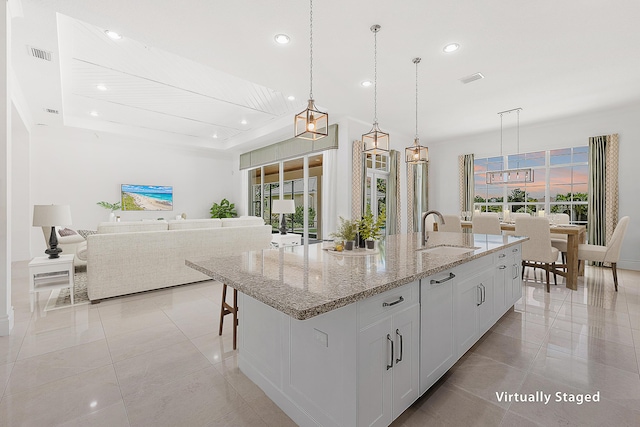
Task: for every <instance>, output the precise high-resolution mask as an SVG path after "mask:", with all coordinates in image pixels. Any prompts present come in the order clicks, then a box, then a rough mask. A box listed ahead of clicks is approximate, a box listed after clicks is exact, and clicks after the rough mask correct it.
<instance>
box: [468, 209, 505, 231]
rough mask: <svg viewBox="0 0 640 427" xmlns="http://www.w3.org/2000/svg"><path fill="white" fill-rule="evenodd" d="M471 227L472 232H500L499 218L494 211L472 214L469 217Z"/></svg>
mask: <svg viewBox="0 0 640 427" xmlns="http://www.w3.org/2000/svg"><path fill="white" fill-rule="evenodd" d="M471 229H472V230H473V233H474V234H497V235H500V234H502V230H501V229H500V218H498V214H497V213H494V212H488V213H483V214H479V215H478V214H477V215H474V216H473V218H472V219H471Z"/></svg>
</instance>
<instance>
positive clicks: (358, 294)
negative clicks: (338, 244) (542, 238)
mask: <svg viewBox="0 0 640 427" xmlns="http://www.w3.org/2000/svg"><path fill="white" fill-rule="evenodd" d="M429 236H430V237H429V241H428V243H427V247H435V246H461V247H468V248H476V249H475V250H473V251H471V252H468V253H465V254H463V255H443V254H437V253H428V252H421V251H416V249H418V248H420V247H421V243H420V234H419V233H413V234H396V235H392V236H388V237H387V238H386V239H385V241H383V242H378V244H377V245H376V246H377V247H376V250H374V251H369V252H370V254H367V255H362V254H358V255H355V254H354V255H349V254H347V253H346V252H345V253H342V254H341V253H336V252H333V251H329V250H327V249H326V248H323V244H321V243H318V244H311V245H306V246H288V247H283V248H279V249H264V250H261V251H251V252H244V253H242V254H238V255H230V256H223V257H216V258H211V257H209V258H204V257H203V258H200V259H189V260H186V262H185V263H186V265H187V266H189V267H191V268H194V269H196V270H198V271H201V272H202V273H204V274H206V275H207V276H209V277H211V278H213V279H215V280H218V281H220V282H223V283H226V284H227V285H229V286H231V287H233V288H235V289H237V290H238V291H240V292H243V293H244V294H246V295H249V296H251V297H253V298H255V299H257V300H258V301H261V302H263V303H265V304H267V305H269V306H271V307H273V308H275V309H276V310H279V311H281V312H283V313H285V314H288V315H289V316H291V317H293V318H295V319H298V320H305V319H309V318H311V317H314V316H317V315H319V314H322V313H326V312H328V311H331V310H335V309H337V308H340V307H343V306H346V305H348V304H351V303H354V302H356V301H359V300H362V299H365V298H368V297H370V296H372V295H376V294H379V293H382V292H385V291H387V290H390V289H393V288H396V287H398V286H402V285H404V284H407V283H411V282H414V281H416V280H418V279H421V278H424V277H427V276H430V275H432V274H435V273H438V272H441V271H443V270H447V269H450V268H452V267H455V266H457V265H460V264H464V263H466V262H469V261H471V260H473V259H476V258H479V257H482V256H484V255H487V254H490V253H493V252H496V251H499V250H501V249H504V248H506V247H509V246H513V245H516V244H518V243H520V242H522V241H524V240H527V238H526V237H524V238H523V237H516V236H494V235H485V234H470V233H443V232H439V233H436V232H432V233H429ZM347 252H348V251H347Z"/></svg>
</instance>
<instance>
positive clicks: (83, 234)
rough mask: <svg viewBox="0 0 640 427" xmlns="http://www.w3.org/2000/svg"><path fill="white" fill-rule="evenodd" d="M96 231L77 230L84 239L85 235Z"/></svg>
mask: <svg viewBox="0 0 640 427" xmlns="http://www.w3.org/2000/svg"><path fill="white" fill-rule="evenodd" d="M97 233H98V232H97V231H96V230H78V234H79V235H81V236H82V237H84V238H85V240H86V239H87V236H89V235H91V234H97Z"/></svg>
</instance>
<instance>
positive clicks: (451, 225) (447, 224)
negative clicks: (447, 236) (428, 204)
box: [438, 215, 462, 233]
mask: <svg viewBox="0 0 640 427" xmlns="http://www.w3.org/2000/svg"><path fill="white" fill-rule="evenodd" d="M442 216H443V217H444V224H438V231H448V232H453V233H462V223H461V222H460V217H459V216H458V215H442Z"/></svg>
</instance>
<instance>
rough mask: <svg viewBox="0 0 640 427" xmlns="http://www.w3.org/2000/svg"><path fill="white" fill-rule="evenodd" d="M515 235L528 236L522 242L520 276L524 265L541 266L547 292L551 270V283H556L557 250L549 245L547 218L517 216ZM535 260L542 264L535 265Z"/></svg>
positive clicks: (549, 236) (549, 234)
mask: <svg viewBox="0 0 640 427" xmlns="http://www.w3.org/2000/svg"><path fill="white" fill-rule="evenodd" d="M516 235H518V236H526V237H528V238H529V240H527V241H526V242H523V243H522V277H523V278H524V267H534V268H535V267H542V268H544V270H545V271H546V273H547V292H549V291H550V289H549V273H550V272H551V271H553V283H554V284H556V283H557V281H556V261H557V260H558V250H557V249H556V248H554V247H553V246H551V231H550V229H549V220H548V219H547V218H543V217H533V216H529V217H528V218H527V217H517V218H516ZM536 262H539V263H542V264H543V265H542V266H540V265H537V264H535V263H536Z"/></svg>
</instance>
